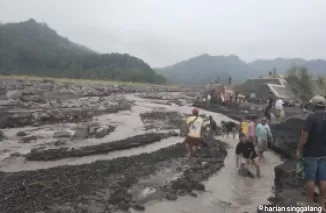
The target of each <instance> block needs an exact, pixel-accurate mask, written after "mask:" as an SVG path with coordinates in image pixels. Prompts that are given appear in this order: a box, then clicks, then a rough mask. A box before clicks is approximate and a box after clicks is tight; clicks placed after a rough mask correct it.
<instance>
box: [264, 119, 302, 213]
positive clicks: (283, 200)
mask: <svg viewBox="0 0 326 213" xmlns="http://www.w3.org/2000/svg"><path fill="white" fill-rule="evenodd" d="M305 119H306V115H301V116H296V117H294V118H290V119H288V120H286V121H284V122H282V123H280V124H275V125H271V128H272V132H273V136H274V140H273V142H272V143H270V144H269V146H270V148H271V149H272V150H274V151H275V152H276V153H279V154H280V155H281V156H282V157H283V160H284V163H283V164H280V165H278V166H276V167H275V168H274V172H275V180H274V190H275V194H274V196H273V197H271V198H270V202H271V204H269V206H270V207H273V206H284V207H291V206H298V204H297V202H305V201H306V196H305V190H304V181H303V180H302V179H300V178H298V177H297V176H296V164H297V161H296V158H295V149H296V147H297V144H298V141H299V137H300V135H301V130H302V128H303V125H304V121H305ZM258 212H267V211H259V210H258ZM269 212H270V211H269ZM275 212H277V211H275ZM284 212H288V211H284Z"/></svg>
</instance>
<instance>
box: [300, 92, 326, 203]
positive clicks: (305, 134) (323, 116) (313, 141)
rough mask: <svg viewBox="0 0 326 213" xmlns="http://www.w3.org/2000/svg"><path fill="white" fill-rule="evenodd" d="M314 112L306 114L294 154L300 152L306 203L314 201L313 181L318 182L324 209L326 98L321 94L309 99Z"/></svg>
mask: <svg viewBox="0 0 326 213" xmlns="http://www.w3.org/2000/svg"><path fill="white" fill-rule="evenodd" d="M311 104H312V105H313V106H314V114H311V115H309V116H308V118H307V120H306V123H305V126H304V128H303V131H302V134H301V137H300V140H299V144H298V147H297V150H296V156H297V157H298V158H299V157H300V155H301V152H302V155H303V164H304V178H305V180H306V191H307V193H306V194H307V197H308V205H310V206H312V205H313V203H314V200H313V199H314V190H315V182H316V181H318V182H319V199H318V200H319V205H320V207H322V208H323V209H325V195H326V112H325V106H326V100H325V98H324V97H322V96H315V97H314V98H313V99H311Z"/></svg>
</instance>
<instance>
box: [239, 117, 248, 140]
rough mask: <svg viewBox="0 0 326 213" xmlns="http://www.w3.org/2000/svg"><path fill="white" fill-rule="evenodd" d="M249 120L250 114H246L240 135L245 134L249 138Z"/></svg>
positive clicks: (241, 124) (241, 123)
mask: <svg viewBox="0 0 326 213" xmlns="http://www.w3.org/2000/svg"><path fill="white" fill-rule="evenodd" d="M249 122H250V121H249V120H248V113H245V114H244V117H243V118H242V121H241V122H240V133H243V134H245V135H246V136H247V134H248V126H249Z"/></svg>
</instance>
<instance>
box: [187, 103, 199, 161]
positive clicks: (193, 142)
mask: <svg viewBox="0 0 326 213" xmlns="http://www.w3.org/2000/svg"><path fill="white" fill-rule="evenodd" d="M186 124H187V127H188V134H187V136H186V138H185V141H184V142H185V144H186V145H187V148H188V151H189V158H193V157H195V153H196V151H197V148H198V146H199V145H200V144H201V139H202V134H203V128H204V119H203V118H201V117H200V116H199V110H198V108H194V109H193V110H192V115H191V116H190V117H189V118H188V119H187V121H186Z"/></svg>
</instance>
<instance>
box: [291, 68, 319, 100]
mask: <svg viewBox="0 0 326 213" xmlns="http://www.w3.org/2000/svg"><path fill="white" fill-rule="evenodd" d="M286 80H287V81H288V83H289V85H290V88H291V90H292V91H293V93H294V94H295V95H297V96H298V97H299V98H300V99H301V100H304V101H307V100H310V99H311V98H312V96H313V85H312V76H311V75H310V74H309V72H308V69H307V68H306V67H296V66H293V67H292V68H291V69H290V70H288V77H287V79H286Z"/></svg>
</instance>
